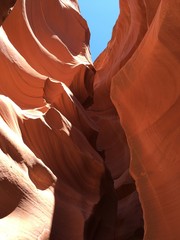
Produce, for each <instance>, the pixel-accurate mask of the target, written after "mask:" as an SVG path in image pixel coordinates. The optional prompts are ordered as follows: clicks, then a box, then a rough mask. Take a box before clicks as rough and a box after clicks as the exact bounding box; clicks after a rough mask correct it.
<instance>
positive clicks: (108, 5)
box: [78, 0, 119, 61]
mask: <svg viewBox="0 0 180 240" xmlns="http://www.w3.org/2000/svg"><path fill="white" fill-rule="evenodd" d="M78 3H79V6H80V10H81V14H82V16H83V17H84V18H85V19H86V21H87V23H88V26H89V29H90V32H91V40H90V49H91V55H92V60H93V61H94V60H95V59H96V57H98V55H99V54H100V53H101V52H102V51H103V49H104V48H105V47H106V46H107V43H108V41H109V40H110V39H111V35H112V28H113V26H114V24H115V22H116V20H117V17H118V14H119V0H78Z"/></svg>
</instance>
